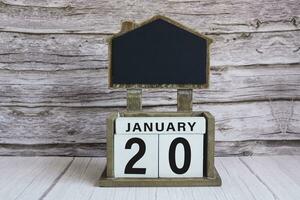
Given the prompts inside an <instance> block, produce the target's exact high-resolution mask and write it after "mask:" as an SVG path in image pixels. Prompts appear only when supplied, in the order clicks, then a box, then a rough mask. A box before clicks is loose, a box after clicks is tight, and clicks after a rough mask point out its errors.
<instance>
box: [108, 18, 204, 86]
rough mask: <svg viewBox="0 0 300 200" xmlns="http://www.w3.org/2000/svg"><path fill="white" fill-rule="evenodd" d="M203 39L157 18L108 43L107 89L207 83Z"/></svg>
mask: <svg viewBox="0 0 300 200" xmlns="http://www.w3.org/2000/svg"><path fill="white" fill-rule="evenodd" d="M208 45H209V42H208V40H207V39H206V38H204V37H201V36H199V35H198V34H195V33H193V32H190V31H187V30H186V29H183V28H181V27H179V26H178V25H175V24H172V23H171V22H170V21H168V20H165V19H163V18H157V19H156V20H153V21H151V22H149V23H146V24H144V25H142V26H140V27H138V28H136V29H134V30H132V31H129V32H127V33H124V34H121V35H119V36H116V37H113V38H112V40H111V53H110V55H111V58H110V64H111V66H110V73H111V74H110V76H111V77H110V86H114V85H118V86H119V85H123V86H126V85H127V86H129V87H130V86H132V85H139V86H141V87H169V86H178V88H180V87H184V86H185V85H193V88H195V87H196V88H197V87H203V86H204V87H205V86H206V85H207V84H208Z"/></svg>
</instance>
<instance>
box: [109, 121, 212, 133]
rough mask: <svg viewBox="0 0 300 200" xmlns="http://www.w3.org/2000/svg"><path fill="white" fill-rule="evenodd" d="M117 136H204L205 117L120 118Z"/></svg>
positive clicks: (117, 125) (117, 123) (117, 122)
mask: <svg viewBox="0 0 300 200" xmlns="http://www.w3.org/2000/svg"><path fill="white" fill-rule="evenodd" d="M115 123H116V132H115V134H168V133H170V134H178V133H180V134H185V133H195V134H204V133H205V132H206V120H205V118H204V117H118V118H117V119H116V122H115Z"/></svg>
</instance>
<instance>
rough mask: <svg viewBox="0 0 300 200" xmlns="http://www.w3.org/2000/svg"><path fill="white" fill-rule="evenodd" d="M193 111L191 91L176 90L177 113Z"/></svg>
mask: <svg viewBox="0 0 300 200" xmlns="http://www.w3.org/2000/svg"><path fill="white" fill-rule="evenodd" d="M192 110H193V89H178V90H177V111H178V112H192Z"/></svg>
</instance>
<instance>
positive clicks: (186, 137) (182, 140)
mask: <svg viewBox="0 0 300 200" xmlns="http://www.w3.org/2000/svg"><path fill="white" fill-rule="evenodd" d="M159 177H203V134H172V135H167V134H165V135H162V134H161V135H160V136H159Z"/></svg>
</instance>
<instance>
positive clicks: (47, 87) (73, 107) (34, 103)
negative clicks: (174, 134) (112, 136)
mask: <svg viewBox="0 0 300 200" xmlns="http://www.w3.org/2000/svg"><path fill="white" fill-rule="evenodd" d="M298 4H299V3H298V2H297V1H296V0H289V1H284V0H279V1H276V0H267V1H251V0H243V1H241V0H238V1H234V2H232V1H216V2H211V1H208V0H204V1H197V0H192V1H185V0H170V1H157V0H154V1H146V0H141V1H129V0H125V1H116V0H112V1H98V0H91V1H82V0H71V1H66V0H62V1H51V2H50V1H39V2H37V1H35V0H26V1H23V0H14V1H12V0H2V1H0V19H1V20H0V155H56V154H57V155H82V156H104V155H105V131H106V123H105V119H106V117H107V116H108V114H109V113H110V112H113V111H118V110H124V109H125V107H126V91H125V90H122V89H118V90H109V89H108V80H107V78H108V77H107V65H108V61H107V60H108V47H107V41H106V40H107V39H108V38H109V37H110V36H111V35H112V34H113V33H116V32H118V31H119V30H120V28H121V21H122V20H135V21H136V22H138V23H139V22H142V21H144V20H146V19H148V18H149V17H152V16H153V15H155V14H162V15H166V16H168V17H171V18H172V19H174V20H177V21H178V22H180V23H182V24H184V25H186V26H188V27H190V28H192V29H195V30H196V31H199V32H201V33H204V34H205V35H208V36H209V37H211V38H213V39H214V43H213V44H212V49H211V62H210V63H211V66H212V67H211V77H210V88H209V89H204V90H195V91H194V93H193V96H194V100H193V102H194V110H196V111H201V110H203V111H210V112H211V113H212V114H213V115H214V116H215V118H216V139H217V146H216V154H217V155H222V156H226V155H252V154H254V155H256V154H257V155H263V154H271V155H274V154H300V153H299V150H298V149H299V135H300V125H299V124H300V123H299V121H300V103H299V102H300V100H299V99H300V41H299V38H300V30H299V19H300V18H299V16H300V7H299V6H298ZM142 102H143V106H144V107H145V108H146V110H148V111H150V110H151V111H170V110H171V111H175V110H176V91H175V90H145V91H144V92H143V99H142ZM280 141H281V142H280Z"/></svg>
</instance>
